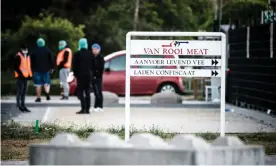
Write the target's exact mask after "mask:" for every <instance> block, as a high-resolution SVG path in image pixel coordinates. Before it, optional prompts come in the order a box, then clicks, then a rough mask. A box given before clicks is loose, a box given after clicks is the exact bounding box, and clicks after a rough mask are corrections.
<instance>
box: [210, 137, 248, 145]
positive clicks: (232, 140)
mask: <svg viewBox="0 0 276 166" xmlns="http://www.w3.org/2000/svg"><path fill="white" fill-rule="evenodd" d="M211 145H212V146H243V145H244V143H243V142H242V141H241V140H240V139H239V138H238V137H234V136H226V137H218V138H217V139H215V140H214V141H213V142H212V143H211Z"/></svg>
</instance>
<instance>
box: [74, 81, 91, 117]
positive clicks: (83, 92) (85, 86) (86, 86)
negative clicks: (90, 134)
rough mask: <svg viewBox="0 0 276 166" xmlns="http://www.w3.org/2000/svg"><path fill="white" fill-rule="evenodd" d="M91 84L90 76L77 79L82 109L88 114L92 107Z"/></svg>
mask: <svg viewBox="0 0 276 166" xmlns="http://www.w3.org/2000/svg"><path fill="white" fill-rule="evenodd" d="M90 84H91V78H90V77H89V76H87V77H79V78H77V96H78V98H79V100H80V102H81V109H82V110H83V111H87V112H88V111H89V109H90V106H91V97H90Z"/></svg>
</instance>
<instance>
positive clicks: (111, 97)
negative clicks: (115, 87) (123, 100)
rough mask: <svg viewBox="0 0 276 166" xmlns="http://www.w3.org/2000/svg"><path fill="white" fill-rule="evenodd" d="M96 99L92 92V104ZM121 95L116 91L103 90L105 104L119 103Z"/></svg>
mask: <svg viewBox="0 0 276 166" xmlns="http://www.w3.org/2000/svg"><path fill="white" fill-rule="evenodd" d="M94 101H95V96H94V93H92V94H91V104H93V103H94ZM118 103H119V97H118V95H116V94H115V93H112V92H108V91H103V104H118Z"/></svg>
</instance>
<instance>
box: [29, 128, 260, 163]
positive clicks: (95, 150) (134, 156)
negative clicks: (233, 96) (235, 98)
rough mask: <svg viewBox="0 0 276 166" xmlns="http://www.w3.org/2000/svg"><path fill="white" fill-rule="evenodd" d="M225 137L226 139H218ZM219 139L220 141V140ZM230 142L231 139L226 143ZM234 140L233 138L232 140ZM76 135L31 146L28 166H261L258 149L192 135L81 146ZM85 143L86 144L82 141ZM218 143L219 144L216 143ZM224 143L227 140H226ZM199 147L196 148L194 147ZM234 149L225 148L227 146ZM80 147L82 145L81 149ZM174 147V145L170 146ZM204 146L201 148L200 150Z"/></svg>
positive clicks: (109, 138)
mask: <svg viewBox="0 0 276 166" xmlns="http://www.w3.org/2000/svg"><path fill="white" fill-rule="evenodd" d="M221 138H224V139H225V138H226V137H221ZM221 138H220V139H221ZM218 139H219V138H218ZM231 139H232V140H233V138H232V137H230V138H228V139H226V140H231ZM234 140H236V139H234ZM80 142H82V141H81V140H80V139H79V138H78V137H77V136H76V135H75V134H68V133H63V134H59V135H57V136H56V137H55V138H53V139H52V140H51V141H50V143H48V144H32V145H30V151H29V153H30V155H29V156H30V164H31V165H49V164H50V165H154V164H158V165H213V164H216V165H241V164H243V165H263V164H264V149H263V148H262V147H261V146H247V145H240V143H235V141H233V142H234V143H229V142H228V144H227V143H220V144H223V145H225V144H226V146H221V145H218V146H216V144H215V145H214V146H208V145H209V144H208V143H207V142H205V141H204V140H202V139H201V138H198V137H195V136H192V135H183V134H182V135H177V136H175V137H174V138H173V139H172V140H170V141H169V143H167V142H165V141H164V140H163V139H161V138H160V137H158V136H155V135H153V134H148V133H140V134H134V135H133V136H132V137H131V139H130V140H129V141H128V142H127V143H128V144H131V145H132V146H125V145H128V144H127V143H124V141H123V140H121V139H120V138H119V137H118V136H117V135H113V134H109V133H105V132H96V133H92V134H91V135H90V136H89V137H88V139H87V141H86V142H88V144H85V146H82V145H83V144H81V143H80ZM84 142H85V141H84ZM214 142H215V141H214ZM219 142H220V141H219ZM226 142H227V141H226ZM197 144H198V145H197ZM233 144H234V145H235V146H227V145H233ZM80 145H81V146H80ZM172 145H173V146H172ZM202 147H204V148H202Z"/></svg>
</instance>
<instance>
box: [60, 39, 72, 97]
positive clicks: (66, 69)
mask: <svg viewBox="0 0 276 166" xmlns="http://www.w3.org/2000/svg"><path fill="white" fill-rule="evenodd" d="M58 48H59V50H60V51H59V53H58V55H57V60H56V65H57V67H58V70H59V80H60V85H61V88H62V98H61V100H68V98H69V83H68V82H67V79H68V76H69V73H70V68H71V63H72V51H71V49H70V48H69V47H68V46H67V43H66V41H64V40H61V41H59V46H58Z"/></svg>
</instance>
